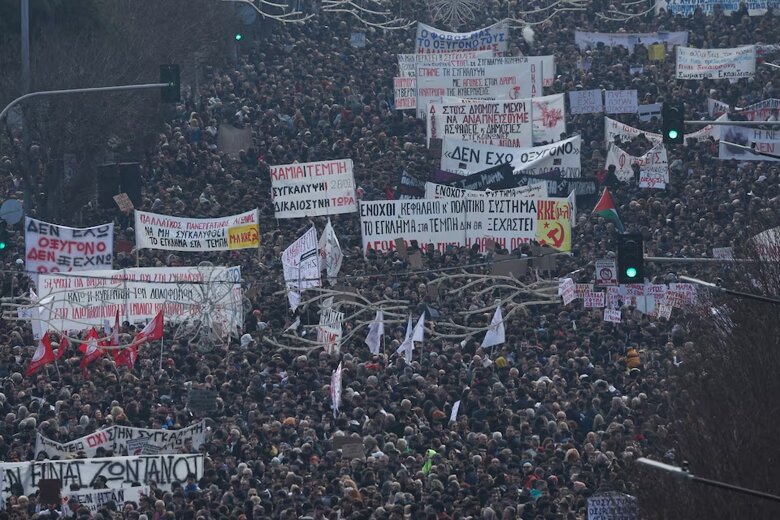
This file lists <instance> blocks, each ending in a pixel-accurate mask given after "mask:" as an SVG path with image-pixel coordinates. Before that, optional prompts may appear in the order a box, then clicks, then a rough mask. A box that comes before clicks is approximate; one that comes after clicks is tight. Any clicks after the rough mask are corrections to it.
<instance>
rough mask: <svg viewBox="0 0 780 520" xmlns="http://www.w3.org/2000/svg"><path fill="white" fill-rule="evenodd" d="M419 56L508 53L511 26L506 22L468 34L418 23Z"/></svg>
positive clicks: (417, 46)
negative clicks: (463, 52) (455, 53)
mask: <svg viewBox="0 0 780 520" xmlns="http://www.w3.org/2000/svg"><path fill="white" fill-rule="evenodd" d="M416 43H417V44H416V46H415V48H416V49H417V54H431V53H440V52H460V51H494V52H506V51H507V48H508V46H509V24H508V23H507V21H506V20H504V21H501V22H497V23H494V24H493V25H491V26H488V27H484V28H482V29H478V30H476V31H471V32H467V33H453V32H447V31H442V30H441V29H437V28H435V27H431V26H430V25H425V24H424V23H419V22H418V23H417V40H416Z"/></svg>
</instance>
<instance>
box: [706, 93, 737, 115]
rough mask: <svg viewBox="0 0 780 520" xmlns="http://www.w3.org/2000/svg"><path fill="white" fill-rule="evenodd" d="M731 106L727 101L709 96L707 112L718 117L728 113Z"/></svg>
mask: <svg viewBox="0 0 780 520" xmlns="http://www.w3.org/2000/svg"><path fill="white" fill-rule="evenodd" d="M729 110H731V107H729V105H728V104H727V103H723V102H722V101H718V100H717V99H712V98H707V113H708V114H709V115H710V117H718V116H721V115H723V114H728V113H729Z"/></svg>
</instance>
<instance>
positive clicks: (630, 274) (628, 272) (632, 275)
mask: <svg viewBox="0 0 780 520" xmlns="http://www.w3.org/2000/svg"><path fill="white" fill-rule="evenodd" d="M626 276H628V277H629V278H635V277H636V267H628V268H626Z"/></svg>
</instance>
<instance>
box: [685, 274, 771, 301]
mask: <svg viewBox="0 0 780 520" xmlns="http://www.w3.org/2000/svg"><path fill="white" fill-rule="evenodd" d="M680 280H683V281H685V282H690V283H694V284H696V285H701V286H703V287H706V288H708V289H710V290H711V291H713V292H716V293H722V294H728V295H730V296H736V297H738V298H746V299H748V300H757V301H760V302H763V303H773V304H775V305H780V299H778V298H774V297H772V296H764V295H763V294H752V293H746V292H742V291H735V290H734V289H728V288H726V287H721V286H719V285H716V284H714V283H712V282H706V281H704V280H699V279H698V278H691V277H690V276H680Z"/></svg>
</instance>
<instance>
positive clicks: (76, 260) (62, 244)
mask: <svg viewBox="0 0 780 520" xmlns="http://www.w3.org/2000/svg"><path fill="white" fill-rule="evenodd" d="M24 249H25V251H24V257H25V269H26V270H27V271H31V272H35V273H56V272H66V271H86V270H90V271H93V270H97V269H111V262H112V260H113V257H114V255H113V253H114V224H113V223H111V224H103V225H102V226H95V227H91V228H70V227H65V226H58V225H56V224H49V223H48V222H43V221H42V220H36V219H34V218H30V217H25V219H24Z"/></svg>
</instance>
